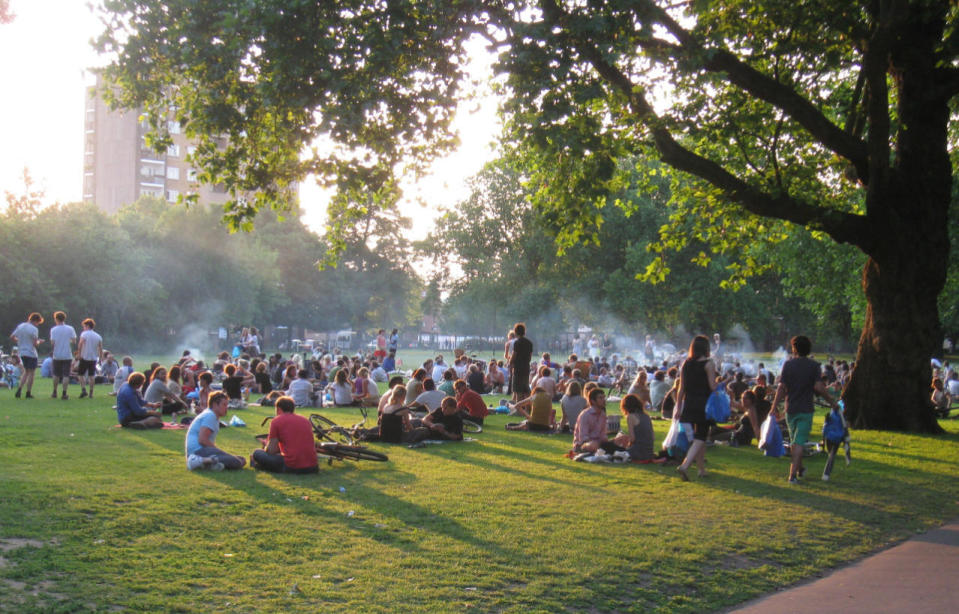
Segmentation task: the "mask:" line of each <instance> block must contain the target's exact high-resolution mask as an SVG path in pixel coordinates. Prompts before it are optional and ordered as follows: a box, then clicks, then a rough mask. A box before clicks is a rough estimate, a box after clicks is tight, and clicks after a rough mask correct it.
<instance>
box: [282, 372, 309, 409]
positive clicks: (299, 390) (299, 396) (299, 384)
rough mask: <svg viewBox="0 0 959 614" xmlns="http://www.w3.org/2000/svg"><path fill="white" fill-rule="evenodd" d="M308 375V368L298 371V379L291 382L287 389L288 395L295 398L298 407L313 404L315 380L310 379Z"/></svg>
mask: <svg viewBox="0 0 959 614" xmlns="http://www.w3.org/2000/svg"><path fill="white" fill-rule="evenodd" d="M308 375H309V373H307V371H306V369H300V370H299V371H297V373H296V379H295V380H293V381H292V382H290V387H289V388H287V390H286V394H287V396H290V397H292V398H293V402H294V403H296V406H297V407H308V406H310V405H313V401H314V395H313V382H311V381H310V380H309V378H308Z"/></svg>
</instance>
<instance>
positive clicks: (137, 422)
mask: <svg viewBox="0 0 959 614" xmlns="http://www.w3.org/2000/svg"><path fill="white" fill-rule="evenodd" d="M144 381H146V376H145V375H143V374H142V373H138V372H134V373H131V374H130V377H129V378H127V381H126V383H125V384H123V385H122V386H120V390H119V392H117V421H118V422H119V423H120V426H122V427H125V428H131V429H158V428H161V427H162V426H163V418H161V417H160V412H158V411H155V410H156V408H158V407H159V406H160V404H159V403H147V402H145V401H144V400H143V398H142V397H141V396H140V387H141V386H143V382H144Z"/></svg>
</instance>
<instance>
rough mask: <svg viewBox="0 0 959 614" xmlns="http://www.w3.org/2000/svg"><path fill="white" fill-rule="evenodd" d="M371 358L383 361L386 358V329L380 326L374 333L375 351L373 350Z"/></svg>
mask: <svg viewBox="0 0 959 614" xmlns="http://www.w3.org/2000/svg"><path fill="white" fill-rule="evenodd" d="M373 358H375V359H376V360H377V361H378V362H383V359H384V358H386V331H385V330H383V329H382V328H381V329H380V330H379V331H377V333H376V351H375V352H373Z"/></svg>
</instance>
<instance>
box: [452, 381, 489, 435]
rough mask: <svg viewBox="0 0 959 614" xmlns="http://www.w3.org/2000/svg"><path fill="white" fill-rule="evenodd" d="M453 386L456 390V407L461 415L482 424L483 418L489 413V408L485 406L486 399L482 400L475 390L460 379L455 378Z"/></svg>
mask: <svg viewBox="0 0 959 614" xmlns="http://www.w3.org/2000/svg"><path fill="white" fill-rule="evenodd" d="M453 388H454V389H455V390H456V408H457V409H459V410H460V412H462V414H463V415H462V416H461V417H462V418H465V419H467V420H469V421H470V422H475V423H476V424H479V425H482V424H483V420H484V419H485V418H486V416H487V414H489V409H488V408H487V407H486V401H484V400H483V397H481V396H480V395H479V394H477V393H476V391H474V390H471V389H470V387H469V386H468V385H467V384H466V382H464V381H463V380H461V379H458V380H456V383H454V384H453Z"/></svg>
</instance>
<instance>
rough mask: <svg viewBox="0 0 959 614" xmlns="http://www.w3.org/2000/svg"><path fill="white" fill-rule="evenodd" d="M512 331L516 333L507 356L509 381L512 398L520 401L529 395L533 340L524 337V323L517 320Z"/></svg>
mask: <svg viewBox="0 0 959 614" xmlns="http://www.w3.org/2000/svg"><path fill="white" fill-rule="evenodd" d="M513 333H515V334H516V340H515V341H514V342H513V352H512V354H510V358H509V364H510V371H511V374H510V379H509V381H510V385H511V386H512V388H513V399H515V400H516V401H522V400H523V399H525V398H526V397H528V396H529V365H530V362H532V360H533V342H532V341H530V340H529V339H527V338H526V325H525V324H523V323H522V322H517V324H516V325H515V326H514V327H513Z"/></svg>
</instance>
